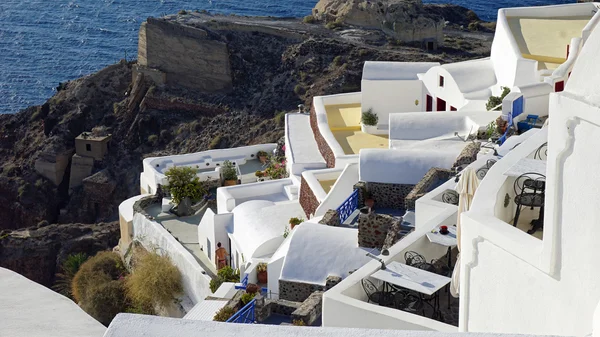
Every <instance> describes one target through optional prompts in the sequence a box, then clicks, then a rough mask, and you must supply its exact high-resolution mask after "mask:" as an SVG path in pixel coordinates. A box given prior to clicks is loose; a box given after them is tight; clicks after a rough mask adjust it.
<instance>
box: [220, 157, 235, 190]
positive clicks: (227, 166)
mask: <svg viewBox="0 0 600 337" xmlns="http://www.w3.org/2000/svg"><path fill="white" fill-rule="evenodd" d="M221 174H222V175H223V185H225V186H232V185H237V180H238V176H237V171H236V169H235V166H233V163H232V162H230V161H229V160H226V161H224V162H223V167H222V168H221Z"/></svg>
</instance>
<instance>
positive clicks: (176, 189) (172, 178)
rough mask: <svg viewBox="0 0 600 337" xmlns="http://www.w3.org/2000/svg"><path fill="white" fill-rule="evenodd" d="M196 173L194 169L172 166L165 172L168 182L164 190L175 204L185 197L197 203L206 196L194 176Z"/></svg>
mask: <svg viewBox="0 0 600 337" xmlns="http://www.w3.org/2000/svg"><path fill="white" fill-rule="evenodd" d="M197 172H198V171H197V170H196V169H194V168H191V167H187V166H181V167H177V166H174V167H171V168H170V169H168V170H167V172H165V176H166V177H167V182H168V185H167V186H165V189H166V190H167V191H169V193H171V197H172V198H173V201H174V202H175V203H176V204H179V203H180V202H181V200H182V199H184V198H186V197H187V198H190V199H191V200H192V201H198V200H200V199H202V198H203V197H204V196H205V195H206V192H207V191H206V188H205V186H204V184H202V182H200V178H198V176H196V173H197Z"/></svg>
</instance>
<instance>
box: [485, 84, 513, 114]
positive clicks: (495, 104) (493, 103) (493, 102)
mask: <svg viewBox="0 0 600 337" xmlns="http://www.w3.org/2000/svg"><path fill="white" fill-rule="evenodd" d="M501 89H502V94H500V96H490V98H489V99H488V101H487V104H486V105H485V108H486V109H487V110H488V111H490V110H494V111H502V105H501V104H502V100H503V99H504V97H506V95H508V94H509V93H510V88H509V87H501Z"/></svg>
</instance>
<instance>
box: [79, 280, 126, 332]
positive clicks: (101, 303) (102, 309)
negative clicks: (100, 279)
mask: <svg viewBox="0 0 600 337" xmlns="http://www.w3.org/2000/svg"><path fill="white" fill-rule="evenodd" d="M123 283H124V282H123V280H112V281H108V282H104V283H100V284H95V285H94V286H92V287H91V288H90V289H88V291H87V294H86V298H85V300H84V301H82V302H81V303H80V304H81V308H82V309H83V310H84V311H85V312H87V313H88V314H89V315H90V316H92V317H94V318H95V319H96V320H97V321H98V322H100V323H102V324H104V325H107V326H108V325H109V324H110V322H111V321H112V320H113V318H115V316H116V315H117V314H118V313H120V312H125V311H126V309H127V301H126V299H125V287H124V285H123Z"/></svg>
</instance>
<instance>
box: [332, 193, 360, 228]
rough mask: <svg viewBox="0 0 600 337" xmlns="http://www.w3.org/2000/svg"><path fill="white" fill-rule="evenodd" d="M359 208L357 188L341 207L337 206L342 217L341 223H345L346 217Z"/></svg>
mask: <svg viewBox="0 0 600 337" xmlns="http://www.w3.org/2000/svg"><path fill="white" fill-rule="evenodd" d="M357 208H358V189H355V190H354V191H353V192H352V194H350V196H349V197H348V199H346V200H345V201H344V202H343V203H342V204H341V205H340V207H338V208H337V210H336V211H337V212H338V215H339V217H340V223H344V221H346V219H348V218H349V217H350V215H352V213H354V211H355V210H356V209H357Z"/></svg>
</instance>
